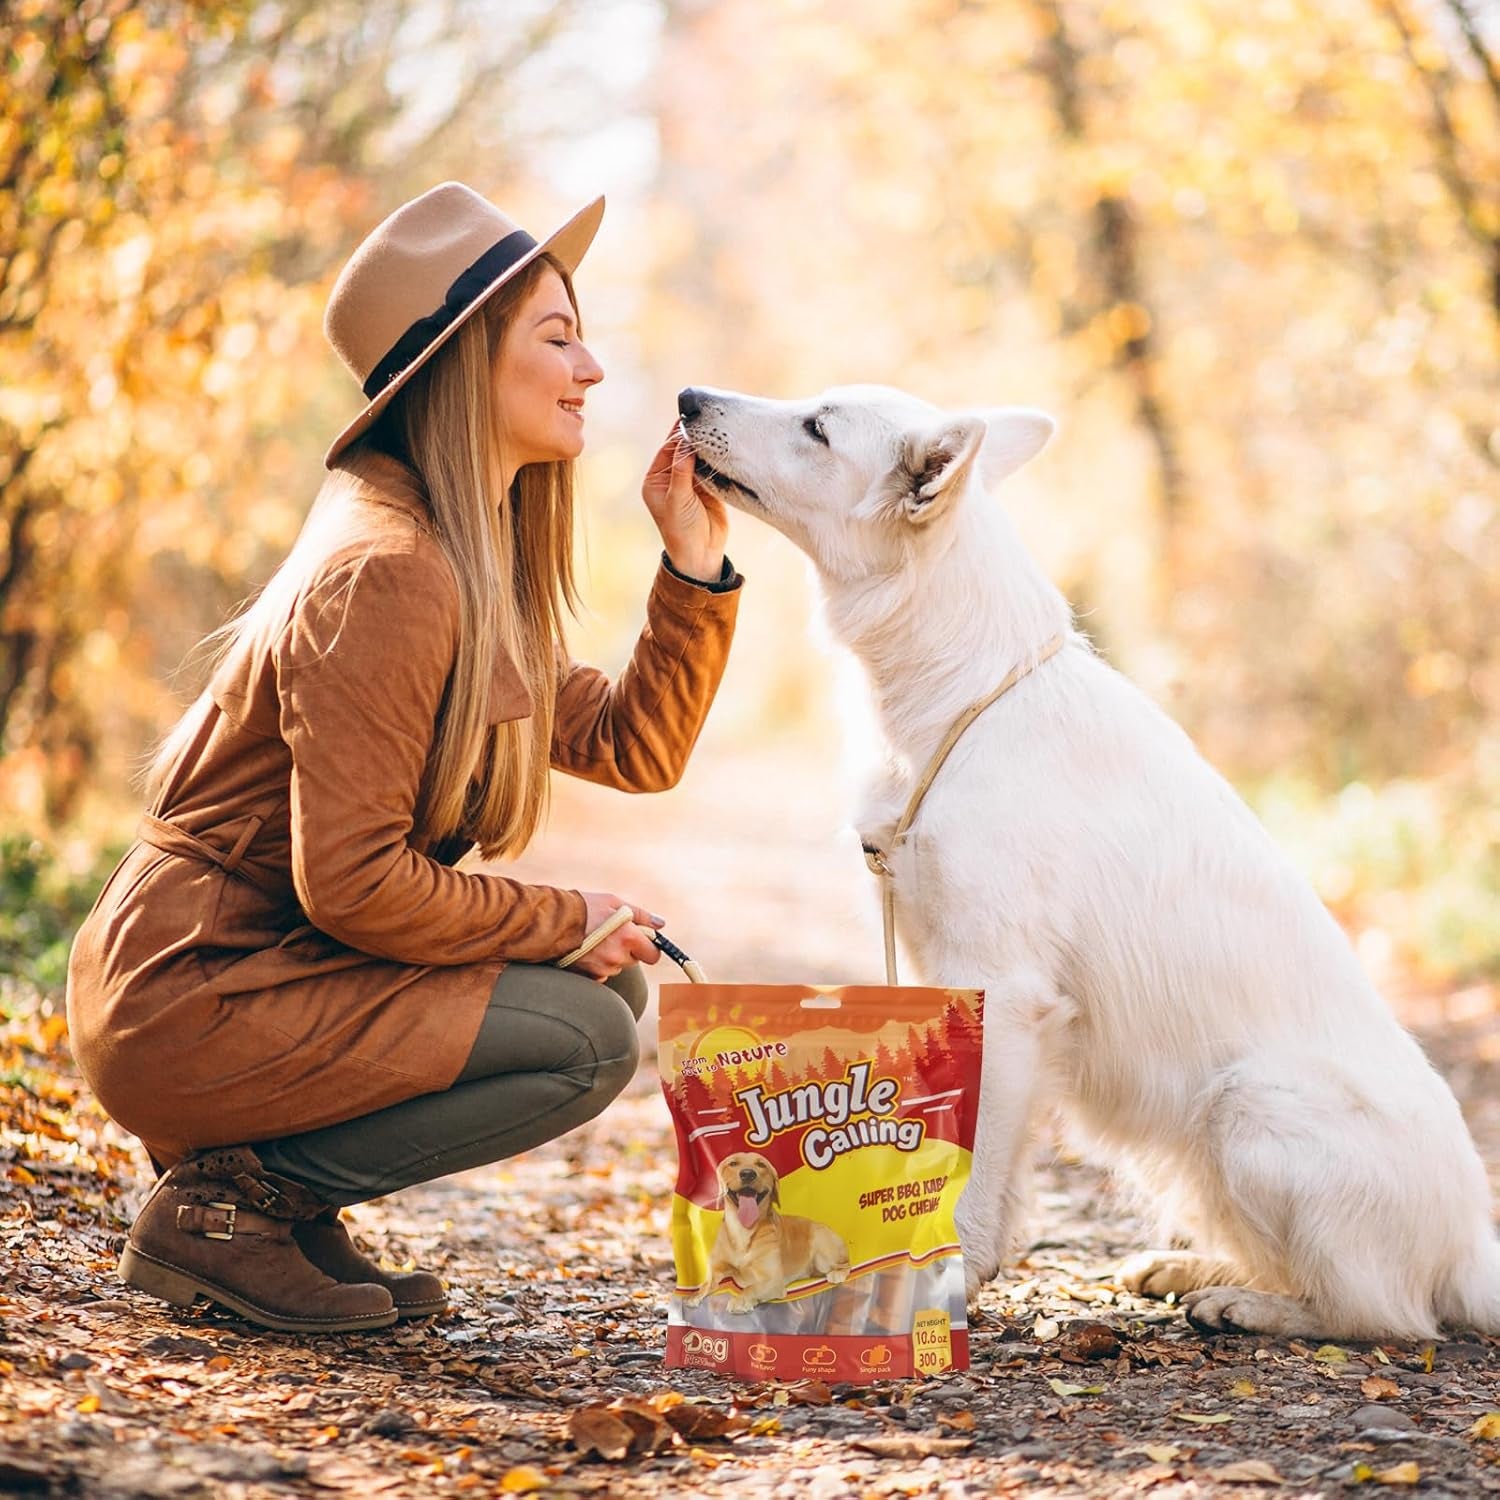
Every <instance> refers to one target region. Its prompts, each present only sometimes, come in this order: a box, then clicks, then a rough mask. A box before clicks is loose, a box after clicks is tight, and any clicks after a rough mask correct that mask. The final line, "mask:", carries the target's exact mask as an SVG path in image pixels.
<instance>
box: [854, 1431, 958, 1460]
mask: <svg viewBox="0 0 1500 1500" xmlns="http://www.w3.org/2000/svg"><path fill="white" fill-rule="evenodd" d="M853 1446H854V1447H856V1448H859V1449H862V1450H863V1451H864V1452H866V1453H873V1454H874V1455H875V1456H876V1458H933V1457H936V1456H940V1455H942V1454H944V1453H967V1452H968V1451H969V1449H970V1448H972V1447H973V1446H974V1440H973V1438H941V1437H923V1436H922V1434H921V1433H918V1432H913V1433H909V1434H907V1433H903V1434H900V1435H892V1436H890V1437H868V1438H855V1440H854V1444H853Z"/></svg>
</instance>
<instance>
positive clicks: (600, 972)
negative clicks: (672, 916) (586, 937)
mask: <svg viewBox="0 0 1500 1500" xmlns="http://www.w3.org/2000/svg"><path fill="white" fill-rule="evenodd" d="M582 895H583V900H584V905H585V907H586V908H587V912H588V916H587V922H586V926H585V929H584V931H585V932H586V933H589V932H592V931H593V930H594V929H595V928H596V927H598V926H599V925H600V924H601V923H603V922H605V921H607V920H608V919H609V918H610V917H611V916H613V915H614V913H615V912H617V911H619V909H620V908H621V907H622V906H628V907H629V908H630V912H631V917H632V920H631V921H629V922H626V923H625V924H624V925H623V926H621V927H617V928H616V929H615V930H614V931H613V932H612V933H610V935H609V936H608V937H607V938H605V939H604V941H603V942H602V943H600V944H599V945H598V946H597V947H595V948H591V949H589V951H588V952H587V953H585V954H584V955H583V957H582V958H580V959H579V960H578V962H577V963H575V964H574V965H573V966H572V972H573V973H575V974H586V975H587V976H588V977H589V978H590V979H610V978H612V977H613V976H614V975H616V974H618V973H619V972H620V970H621V969H628V968H629V967H630V966H631V964H635V963H641V964H654V963H655V962H656V961H657V960H658V959H659V958H660V957H661V950H660V949H659V948H658V947H657V946H656V944H655V943H653V942H652V941H651V939H650V938H649V937H648V936H647V934H646V930H647V929H648V928H656V927H660V926H662V925H663V924H662V919H661V918H660V917H658V916H655V915H653V914H652V913H651V912H649V911H647V910H646V908H645V907H644V906H636V905H635V904H634V903H633V902H630V901H627V900H625V898H624V897H623V896H616V895H613V894H612V893H611V892H609V891H584V892H582Z"/></svg>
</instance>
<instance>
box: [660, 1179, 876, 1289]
mask: <svg viewBox="0 0 1500 1500" xmlns="http://www.w3.org/2000/svg"><path fill="white" fill-rule="evenodd" d="M719 1186H720V1188H721V1189H722V1201H723V1204H724V1222H723V1223H722V1224H721V1225H720V1226H719V1233H718V1235H717V1237H716V1238H715V1240H714V1244H713V1249H712V1250H711V1251H710V1252H709V1261H708V1277H707V1279H706V1280H705V1281H704V1283H703V1285H702V1286H700V1287H699V1288H698V1290H697V1291H696V1292H694V1293H693V1295H692V1296H691V1297H689V1298H688V1299H687V1305H688V1306H689V1307H697V1306H698V1305H699V1303H701V1302H702V1301H703V1299H704V1298H705V1297H708V1296H710V1295H711V1294H712V1293H713V1292H714V1291H715V1290H716V1289H717V1288H718V1287H719V1285H720V1284H721V1283H722V1282H724V1281H725V1280H727V1279H730V1278H732V1279H733V1280H734V1283H735V1285H736V1286H738V1287H739V1288H740V1290H739V1291H738V1292H736V1293H734V1294H733V1295H732V1296H731V1297H730V1299H729V1304H728V1306H729V1311H730V1312H736V1313H744V1312H749V1311H750V1310H751V1309H752V1308H755V1307H758V1306H759V1305H760V1304H761V1303H762V1302H774V1301H775V1300H776V1299H777V1298H778V1297H784V1296H786V1289H787V1287H788V1285H789V1284H790V1283H792V1282H794V1281H806V1280H808V1279H809V1278H811V1277H814V1276H825V1277H827V1278H828V1281H829V1283H830V1284H834V1285H836V1284H837V1283H838V1282H841V1281H844V1280H846V1279H847V1278H848V1275H849V1247H848V1246H847V1245H846V1244H845V1243H844V1241H843V1239H842V1238H841V1237H840V1236H839V1235H838V1234H837V1233H836V1232H835V1231H834V1230H832V1229H830V1228H829V1227H828V1226H827V1225H826V1224H819V1223H818V1221H817V1220H816V1219H802V1218H798V1217H797V1216H796V1215H794V1214H784V1213H782V1212H781V1206H780V1205H781V1195H780V1193H779V1191H778V1189H777V1183H776V1168H775V1167H773V1166H772V1165H771V1163H770V1162H768V1161H767V1160H766V1159H765V1157H763V1156H761V1155H760V1154H759V1153H758V1152H754V1151H737V1152H735V1154H734V1155H733V1156H726V1157H725V1158H724V1160H723V1161H721V1162H720V1163H719Z"/></svg>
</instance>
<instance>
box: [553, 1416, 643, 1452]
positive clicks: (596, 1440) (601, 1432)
mask: <svg viewBox="0 0 1500 1500" xmlns="http://www.w3.org/2000/svg"><path fill="white" fill-rule="evenodd" d="M568 1441H569V1442H570V1443H572V1445H573V1446H574V1447H575V1448H576V1449H577V1450H578V1451H579V1452H580V1453H597V1454H598V1455H599V1457H600V1458H603V1459H609V1460H614V1459H620V1458H624V1457H625V1455H626V1454H627V1453H629V1452H630V1445H631V1443H632V1442H634V1441H635V1432H634V1430H633V1429H632V1428H631V1427H630V1425H629V1424H628V1423H627V1422H626V1421H625V1420H624V1418H622V1417H621V1416H620V1415H619V1414H618V1413H617V1412H612V1411H610V1410H609V1408H608V1407H605V1406H580V1407H578V1408H577V1409H576V1410H575V1411H573V1412H572V1413H571V1414H570V1415H569V1417H568Z"/></svg>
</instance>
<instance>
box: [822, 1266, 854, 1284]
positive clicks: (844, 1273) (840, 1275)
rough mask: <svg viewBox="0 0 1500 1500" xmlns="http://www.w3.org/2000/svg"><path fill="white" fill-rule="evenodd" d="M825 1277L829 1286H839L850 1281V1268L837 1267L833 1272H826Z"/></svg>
mask: <svg viewBox="0 0 1500 1500" xmlns="http://www.w3.org/2000/svg"><path fill="white" fill-rule="evenodd" d="M823 1276H824V1279H825V1280H826V1281H827V1282H828V1285H829V1286H837V1285H838V1284H839V1283H840V1282H841V1281H848V1279H849V1267H848V1266H835V1267H834V1268H833V1269H832V1270H831V1271H825V1272H824V1273H823Z"/></svg>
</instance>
